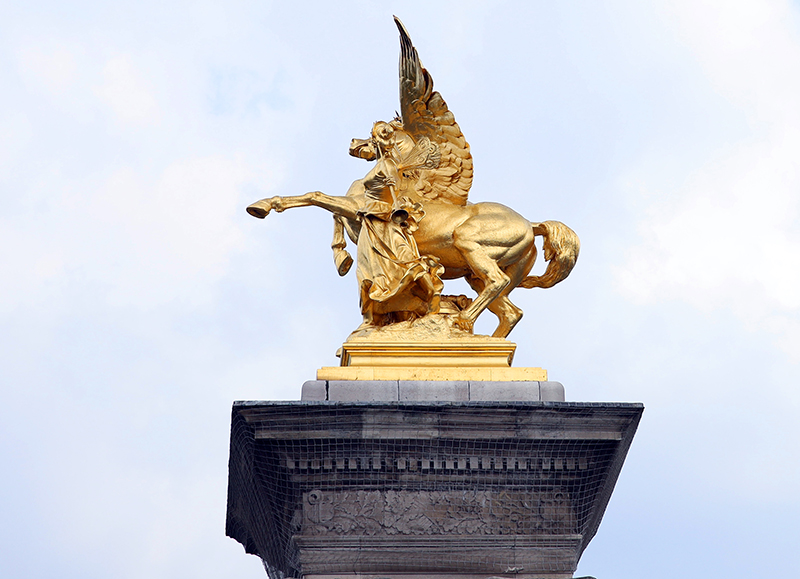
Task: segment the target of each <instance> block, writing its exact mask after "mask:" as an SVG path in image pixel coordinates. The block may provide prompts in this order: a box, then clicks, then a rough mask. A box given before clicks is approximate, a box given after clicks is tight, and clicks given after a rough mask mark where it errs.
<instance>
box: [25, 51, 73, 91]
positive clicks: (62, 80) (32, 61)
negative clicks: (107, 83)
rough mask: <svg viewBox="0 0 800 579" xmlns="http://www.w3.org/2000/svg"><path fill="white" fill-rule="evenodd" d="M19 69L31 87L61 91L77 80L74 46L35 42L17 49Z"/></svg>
mask: <svg viewBox="0 0 800 579" xmlns="http://www.w3.org/2000/svg"><path fill="white" fill-rule="evenodd" d="M17 59H18V64H19V71H20V73H21V74H22V76H23V78H25V80H26V82H27V83H28V85H29V86H31V87H41V88H44V89H46V90H47V91H49V92H53V93H56V94H57V93H61V92H64V91H65V90H67V89H68V88H69V87H70V86H72V84H73V83H74V82H75V81H76V80H77V77H78V64H77V59H76V55H75V50H74V48H71V47H67V46H65V45H60V44H55V43H53V42H48V43H45V44H44V45H42V44H39V43H35V44H28V45H25V46H22V47H20V49H19V50H18V51H17Z"/></svg>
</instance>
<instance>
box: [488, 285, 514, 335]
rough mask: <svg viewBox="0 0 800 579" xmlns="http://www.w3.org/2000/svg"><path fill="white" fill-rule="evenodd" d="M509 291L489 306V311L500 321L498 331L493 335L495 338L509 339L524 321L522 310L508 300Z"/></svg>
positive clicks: (504, 292)
mask: <svg viewBox="0 0 800 579" xmlns="http://www.w3.org/2000/svg"><path fill="white" fill-rule="evenodd" d="M508 291H509V289H508V288H506V290H505V291H503V293H502V294H500V295H499V296H497V297H496V298H495V300H494V301H493V302H492V303H490V304H489V311H490V312H492V313H493V314H494V315H496V316H497V318H498V319H499V320H500V323H499V324H498V326H497V329H496V330H495V331H494V333H493V334H492V337H494V338H505V337H507V336H508V335H509V334H510V333H511V330H513V329H514V326H516V325H517V323H518V322H519V321H520V320H521V319H522V310H521V309H520V308H518V307H517V306H515V305H514V304H513V303H512V302H511V300H510V299H508Z"/></svg>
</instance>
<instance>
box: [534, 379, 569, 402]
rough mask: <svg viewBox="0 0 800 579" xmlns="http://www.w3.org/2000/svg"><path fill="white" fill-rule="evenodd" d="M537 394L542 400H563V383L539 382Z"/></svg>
mask: <svg viewBox="0 0 800 579" xmlns="http://www.w3.org/2000/svg"><path fill="white" fill-rule="evenodd" d="M539 396H540V397H541V400H542V401H543V402H564V385H563V384H562V383H561V382H539Z"/></svg>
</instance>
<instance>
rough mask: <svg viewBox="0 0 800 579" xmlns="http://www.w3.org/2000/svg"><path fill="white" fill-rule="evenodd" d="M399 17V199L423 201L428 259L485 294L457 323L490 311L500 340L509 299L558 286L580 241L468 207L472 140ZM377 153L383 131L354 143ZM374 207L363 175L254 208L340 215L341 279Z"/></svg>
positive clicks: (493, 209) (507, 325) (422, 243)
mask: <svg viewBox="0 0 800 579" xmlns="http://www.w3.org/2000/svg"><path fill="white" fill-rule="evenodd" d="M394 20H395V23H396V25H397V28H398V30H399V32H400V48H401V50H400V67H399V69H400V117H399V118H395V119H394V120H393V121H390V123H389V124H390V125H391V126H392V128H393V129H394V134H395V146H394V150H393V151H392V154H393V155H394V157H395V158H396V160H397V166H398V168H399V170H400V171H401V173H402V179H400V182H399V183H398V184H397V186H398V189H399V194H402V195H403V196H406V197H408V198H409V199H411V200H413V201H415V202H418V203H420V204H421V205H422V207H423V208H424V212H425V217H424V218H423V219H421V220H420V221H419V222H418V224H417V225H418V229H417V230H416V231H415V232H414V240H415V241H416V243H417V246H418V248H419V253H420V255H423V256H432V257H434V258H436V259H437V260H438V261H439V263H440V264H441V266H443V268H444V273H443V274H442V275H441V277H442V278H443V279H456V278H460V277H463V278H465V279H466V281H467V282H468V283H469V285H470V286H471V287H472V289H474V290H475V291H476V292H477V294H478V295H477V297H476V298H475V299H474V300H472V302H471V303H470V304H469V306H468V307H466V308H465V309H463V310H462V311H460V312H459V314H458V317H457V319H456V325H457V326H458V327H460V328H461V329H464V330H467V331H472V327H473V324H474V323H475V320H476V319H477V318H478V316H479V315H480V314H481V313H482V312H483V311H484V310H486V309H488V310H489V311H491V312H492V313H493V314H495V315H496V316H497V318H498V319H499V324H498V326H497V329H496V330H495V331H494V333H493V334H492V335H493V336H495V337H501V338H505V337H506V336H508V334H509V333H510V332H511V330H513V329H514V326H515V325H516V324H517V322H519V320H520V319H521V318H522V313H523V312H522V310H521V309H520V308H519V307H517V306H515V305H514V304H513V303H512V302H511V300H509V298H508V295H509V293H511V291H512V290H513V289H514V288H517V287H523V288H534V287H541V288H549V287H552V286H553V285H555V284H557V283H558V282H560V281H562V280H563V279H565V278H566V277H567V276H568V275H569V273H570V271H571V270H572V268H573V267H574V265H575V262H576V260H577V259H578V253H579V250H580V241H579V239H578V236H577V235H576V234H575V232H574V231H572V229H570V228H569V227H567V226H566V225H564V224H563V223H560V222H558V221H543V222H540V223H536V222H531V221H528V220H527V219H525V218H524V217H522V216H521V215H520V214H519V213H517V212H516V211H514V210H513V209H510V208H508V207H506V206H505V205H501V204H500V203H491V202H489V203H470V202H468V200H467V198H468V194H469V190H470V187H471V186H472V175H473V163H472V155H471V153H470V149H469V144H468V143H467V141H466V140H465V139H464V135H463V134H462V132H461V129H460V128H459V126H458V124H457V123H456V121H455V117H454V116H453V113H452V112H451V111H450V110H449V109H448V108H447V104H446V103H445V101H444V99H443V98H442V96H441V95H440V94H439V93H438V92H437V91H434V90H433V78H432V77H431V75H430V74H429V73H428V71H427V70H426V69H425V68H423V66H422V63H421V62H420V58H419V55H418V54H417V50H416V49H415V48H414V46H413V44H412V43H411V38H410V36H409V34H408V32H407V31H406V29H405V27H404V26H403V24H402V22H400V20H399V19H398V18H397V17H395V19H394ZM378 124H379V123H376V126H377V125H378ZM380 124H386V123H380ZM376 147H377V144H376V141H375V137H374V130H373V137H372V138H370V139H363V140H362V139H353V141H352V142H351V144H350V154H351V155H353V156H355V157H360V158H363V159H366V160H368V161H372V160H375V158H376ZM366 201H367V200H366V197H365V185H364V180H363V179H360V180H357V181H355V182H354V183H353V184H352V185H351V186H350V189H349V190H348V191H347V194H346V195H344V196H331V195H326V194H324V193H321V192H319V191H312V192H310V193H306V194H305V195H299V196H294V197H271V198H267V199H262V200H261V201H257V202H255V203H253V204H252V205H250V206H249V207H247V212H248V213H249V214H250V215H253V216H254V217H258V218H261V219H263V218H264V217H266V216H267V215H268V214H269V212H270V211H271V210H275V211H276V212H281V211H284V210H286V209H289V208H292V207H308V206H315V207H321V208H322V209H325V210H327V211H330V212H331V213H333V215H334V239H333V243H332V249H333V251H334V259H335V262H336V266H337V269H338V271H339V275H345V274H346V273H347V272H348V270H349V269H350V266H351V265H352V263H353V259H352V257H351V256H350V255H349V254H348V253H347V251H346V249H345V247H346V239H345V237H344V234H345V233H347V236H348V237H349V238H350V240H351V241H352V242H353V243H357V242H358V236H359V233H360V229H361V222H360V220H359V215H358V213H359V210H360V209H361V208H363V207H364V205H365V203H366ZM536 236H542V237H543V250H544V258H545V261H547V268H546V270H545V272H544V273H543V274H542V275H540V276H531V275H529V274H530V271H531V269H532V268H533V264H534V262H535V261H536V254H537V250H536V246H535V244H534V240H535V237H536Z"/></svg>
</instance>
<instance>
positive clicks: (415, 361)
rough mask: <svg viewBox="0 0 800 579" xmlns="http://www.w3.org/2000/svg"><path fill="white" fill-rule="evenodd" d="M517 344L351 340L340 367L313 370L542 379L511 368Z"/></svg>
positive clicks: (369, 376)
mask: <svg viewBox="0 0 800 579" xmlns="http://www.w3.org/2000/svg"><path fill="white" fill-rule="evenodd" d="M516 348H517V345H516V344H515V343H514V342H509V341H508V340H504V339H502V338H489V337H485V336H484V337H482V338H481V339H474V340H465V341H448V342H435V341H420V340H415V341H402V340H397V341H378V340H353V341H347V342H345V343H344V344H342V349H341V351H340V352H341V353H340V358H341V365H340V366H327V367H324V368H320V369H319V370H317V380H435V381H436V380H438V381H453V380H483V381H499V382H537V381H546V380H547V370H544V369H542V368H512V367H511V362H512V361H513V359H514V351H515V350H516Z"/></svg>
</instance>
